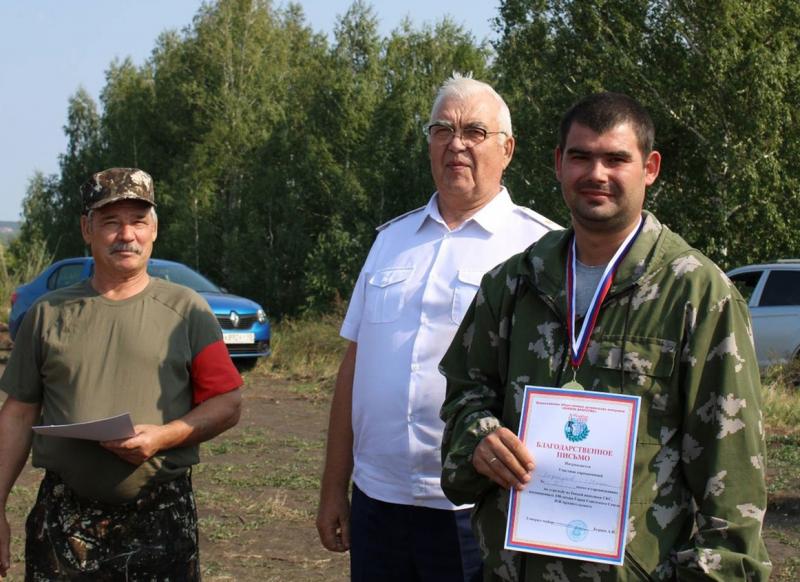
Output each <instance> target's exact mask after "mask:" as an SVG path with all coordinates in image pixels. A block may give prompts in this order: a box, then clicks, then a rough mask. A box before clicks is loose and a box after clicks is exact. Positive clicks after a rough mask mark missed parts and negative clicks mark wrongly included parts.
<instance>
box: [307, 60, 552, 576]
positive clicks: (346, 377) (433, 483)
mask: <svg viewBox="0 0 800 582" xmlns="http://www.w3.org/2000/svg"><path fill="white" fill-rule="evenodd" d="M425 132H426V134H427V136H428V144H429V154H430V159H431V171H432V173H433V178H434V182H435V183H436V187H437V191H436V193H434V194H433V196H432V197H431V199H430V201H429V202H428V204H427V206H425V207H423V208H419V209H417V210H414V211H411V212H409V213H406V214H404V215H402V216H399V217H397V218H395V219H394V220H392V221H390V222H388V223H386V224H384V225H382V226H380V227H378V231H379V234H378V237H377V239H376V241H375V243H374V244H373V246H372V249H371V250H370V253H369V256H368V257H367V260H366V262H365V264H364V267H363V269H362V271H361V274H360V276H359V278H358V282H357V283H356V286H355V289H354V291H353V296H352V298H351V301H350V306H349V309H348V312H347V316H346V317H345V321H344V323H343V325H342V329H341V335H342V336H343V337H344V338H346V339H348V340H350V342H351V343H350V344H349V346H348V348H347V351H346V353H345V356H344V359H343V360H342V363H341V366H340V368H339V374H338V377H337V381H336V388H335V392H334V397H333V402H332V404H331V416H330V425H329V430H328V447H327V456H326V462H325V471H324V474H323V478H322V490H321V494H320V506H319V513H318V516H317V529H318V531H319V535H320V539H321V541H322V544H323V545H324V546H325V547H326V548H328V549H329V550H331V551H339V552H343V551H346V550H348V549H349V550H350V551H351V557H350V562H351V577H352V580H354V581H362V580H364V581H366V580H369V581H374V580H381V581H386V580H402V581H404V582H405V581H408V580H431V581H434V580H435V581H436V582H448V581H451V580H452V581H454V582H455V581H458V582H466V581H471V580H479V579H481V561H480V554H479V550H478V547H477V544H476V542H475V541H474V538H473V536H472V532H471V530H470V525H469V513H470V506H455V505H453V504H452V503H451V502H450V501H448V500H447V498H446V497H445V496H444V493H443V492H442V489H441V487H440V485H439V479H440V475H441V470H442V466H441V459H440V448H441V441H442V430H443V428H444V424H443V423H442V421H441V420H440V419H439V416H438V414H439V408H440V407H441V405H442V402H443V400H444V393H445V381H444V378H443V377H442V376H441V375H440V374H439V371H438V363H439V361H440V360H441V358H442V356H443V355H444V352H445V350H446V349H447V346H448V345H449V343H450V341H451V339H452V338H453V336H454V334H455V332H456V330H457V328H458V325H459V323H460V322H461V320H462V318H463V316H464V313H465V312H466V310H467V307H468V306H469V304H470V303H471V302H472V299H473V298H474V296H475V293H476V291H477V289H478V285H479V284H480V279H481V277H482V276H483V274H484V273H486V272H487V271H489V270H490V269H491V268H492V267H494V266H495V265H497V264H498V263H500V262H501V261H503V260H505V259H507V258H508V257H510V256H511V255H513V254H515V253H517V252H520V251H522V250H524V249H525V248H527V247H528V246H529V245H530V244H531V243H533V242H534V241H536V240H538V239H539V237H541V236H542V235H543V234H544V233H545V232H548V231H550V230H553V229H555V228H558V226H557V225H555V224H554V223H552V222H550V221H549V220H548V219H546V218H544V217H543V216H541V215H539V214H537V213H535V212H533V211H532V210H530V209H528V208H524V207H521V206H517V205H515V204H514V203H513V202H512V201H511V198H510V196H509V194H508V191H507V190H506V189H505V188H504V187H503V186H502V177H503V171H504V170H505V168H506V167H507V166H508V164H509V162H510V161H511V157H512V155H513V153H514V138H513V137H512V132H511V115H510V113H509V111H508V107H507V106H506V104H505V102H504V101H503V99H502V98H501V97H500V96H499V95H498V94H497V93H496V92H495V91H494V89H492V88H491V87H490V86H489V85H487V84H486V83H482V82H479V81H476V80H474V79H471V78H466V77H462V76H459V75H454V76H453V77H452V78H451V79H449V80H447V81H446V82H445V83H444V84H443V85H442V87H441V88H440V89H439V93H438V95H437V97H436V100H435V102H434V104H433V108H432V110H431V117H430V122H429V123H428V124H427V125H426V126H425ZM351 476H352V478H353V481H354V486H353V499H352V509H351V504H350V500H349V498H348V485H349V482H350V478H351Z"/></svg>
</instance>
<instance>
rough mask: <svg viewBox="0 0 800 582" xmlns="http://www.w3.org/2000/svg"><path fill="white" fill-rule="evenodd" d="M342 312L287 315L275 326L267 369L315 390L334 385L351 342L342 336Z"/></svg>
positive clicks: (305, 389)
mask: <svg viewBox="0 0 800 582" xmlns="http://www.w3.org/2000/svg"><path fill="white" fill-rule="evenodd" d="M341 321H342V314H341V313H334V314H328V315H318V314H306V315H304V316H302V317H299V318H295V319H284V320H283V321H281V322H279V323H277V324H276V325H275V326H274V327H273V330H272V355H271V356H270V357H269V358H268V360H267V362H266V367H267V371H269V372H272V373H275V374H280V375H281V376H283V377H285V378H288V379H290V380H292V381H294V383H296V384H297V385H298V386H299V387H300V388H301V389H302V391H303V392H310V393H313V392H314V391H316V390H319V389H320V388H321V387H325V386H328V387H329V386H332V385H333V381H334V379H335V378H336V372H337V370H338V369H339V363H340V362H341V359H342V355H343V353H344V349H345V346H346V345H347V342H346V341H345V340H344V339H342V338H341V337H340V336H339V326H340V325H341Z"/></svg>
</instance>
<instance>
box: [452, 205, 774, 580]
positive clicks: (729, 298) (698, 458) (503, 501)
mask: <svg viewBox="0 0 800 582" xmlns="http://www.w3.org/2000/svg"><path fill="white" fill-rule="evenodd" d="M571 235H572V231H571V230H566V231H557V232H552V233H549V234H547V235H545V236H544V237H543V238H542V239H541V240H540V241H539V242H537V243H536V244H534V245H533V246H531V247H529V248H528V249H527V250H526V251H524V252H523V253H521V254H518V255H515V256H514V257H512V258H511V259H509V260H508V261H506V262H505V263H503V264H501V265H500V266H498V267H497V268H495V269H494V270H492V271H491V272H489V273H487V274H486V275H485V276H484V278H483V281H482V282H481V287H480V290H479V292H478V295H477V296H476V299H475V301H474V302H473V304H472V306H471V307H470V309H469V311H468V312H467V315H466V317H465V318H464V321H463V323H462V324H461V327H460V328H459V331H458V332H457V333H456V335H455V338H454V340H453V343H452V345H451V346H450V349H449V350H448V352H447V354H446V355H445V357H444V359H443V360H442V364H441V371H442V373H443V374H444V375H445V376H446V377H447V397H446V399H445V402H444V405H443V406H442V411H441V416H442V419H443V420H444V421H445V423H446V428H445V433H444V437H443V439H444V440H443V443H442V464H443V470H442V488H443V489H444V491H445V494H446V495H447V496H448V497H449V498H450V499H451V500H452V501H453V502H454V503H476V504H477V505H476V507H475V510H474V512H473V529H474V530H475V532H476V535H477V537H478V540H479V542H480V544H481V549H482V552H483V555H484V560H485V566H486V569H485V580H509V581H526V582H533V581H535V582H541V581H548V582H549V581H552V582H567V581H574V582H581V581H583V580H590V581H606V580H625V581H627V580H659V581H661V580H718V581H725V582H730V581H732V580H766V579H767V578H768V576H769V572H770V569H771V565H770V563H769V560H768V557H767V553H766V549H765V547H764V544H763V542H762V540H761V525H762V521H763V517H764V512H765V510H766V489H765V485H764V461H765V447H764V436H763V426H762V418H761V412H760V389H761V384H760V379H759V373H758V367H757V363H756V358H755V353H754V350H753V342H752V332H751V328H750V320H749V316H748V313H747V307H746V304H745V303H744V301H743V300H742V298H741V296H740V295H739V293H738V292H737V291H736V289H735V288H734V287H733V285H732V284H731V283H730V281H729V280H728V278H727V277H726V276H725V274H724V273H723V272H722V271H720V270H719V268H718V267H717V266H716V265H714V264H713V263H712V262H711V261H710V260H709V259H708V258H706V257H705V256H703V255H702V254H701V253H699V252H698V251H696V250H695V249H692V248H691V247H690V246H688V245H687V244H686V242H684V241H683V239H681V238H680V237H679V236H678V235H676V234H674V233H673V232H671V231H670V230H669V229H668V228H667V227H665V226H662V225H661V224H660V223H659V222H658V220H657V219H656V218H655V217H654V216H653V215H651V214H649V213H645V225H644V227H643V230H642V232H641V234H640V235H639V237H638V239H637V240H636V242H635V243H634V245H633V247H632V248H631V250H630V251H629V253H628V255H627V256H626V257H625V259H624V260H623V262H622V264H621V265H620V268H619V270H618V272H617V274H616V277H615V279H614V282H613V285H612V287H611V290H610V291H609V294H608V296H607V298H606V301H605V303H604V304H603V307H602V310H601V312H600V315H599V318H598V320H597V325H596V327H595V329H594V332H593V334H592V336H591V340H590V344H589V349H588V353H587V356H586V358H585V360H584V362H583V364H582V366H581V367H580V369H579V370H578V377H577V379H578V381H579V382H580V383H581V384H582V385H583V386H585V387H586V388H587V389H591V390H598V391H608V392H624V393H628V394H638V395H640V396H641V397H642V408H641V414H640V420H639V429H638V437H637V446H636V456H635V463H634V477H633V489H632V493H631V506H630V514H629V520H628V538H627V539H628V543H627V547H626V551H625V564H624V566H621V567H616V566H610V565H606V564H595V563H590V562H584V561H580V560H570V559H557V558H552V557H547V556H541V555H536V554H527V553H519V552H512V551H507V550H503V539H504V535H505V527H506V525H505V524H506V511H507V507H508V492H507V491H504V490H501V489H500V488H499V487H497V486H496V485H494V484H493V483H492V482H490V481H489V480H488V479H487V478H485V477H484V476H482V475H480V474H478V473H477V472H476V471H475V470H474V468H473V466H472V453H473V451H474V449H475V447H476V445H477V444H478V442H479V441H480V440H481V439H482V438H483V437H484V436H485V435H486V434H488V433H490V432H491V431H493V430H495V429H496V428H498V427H499V426H506V427H508V428H510V429H511V430H513V431H515V432H516V431H517V428H518V426H519V417H520V405H521V400H522V394H523V391H524V387H525V385H526V384H532V385H538V386H561V385H563V384H564V382H565V381H566V380H569V379H571V377H572V372H571V371H568V369H569V358H568V352H567V350H568V348H567V342H568V340H567V333H566V325H565V321H566V319H565V317H566V292H565V284H564V279H565V263H566V256H567V247H568V243H569V242H570V240H571ZM578 325H580V323H578Z"/></svg>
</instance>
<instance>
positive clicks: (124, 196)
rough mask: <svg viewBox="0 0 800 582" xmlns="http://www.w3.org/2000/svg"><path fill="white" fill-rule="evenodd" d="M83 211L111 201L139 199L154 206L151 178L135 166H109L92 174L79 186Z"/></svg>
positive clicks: (85, 212)
mask: <svg viewBox="0 0 800 582" xmlns="http://www.w3.org/2000/svg"><path fill="white" fill-rule="evenodd" d="M81 198H82V200H83V213H84V214H88V212H89V211H90V210H95V209H96V208H100V207H102V206H105V205H107V204H111V203H112V202H119V201H120V200H141V201H142V202H147V203H148V204H150V205H151V206H155V205H156V203H155V199H154V193H153V178H151V177H150V174H148V173H147V172H144V171H142V170H138V169H136V168H109V169H108V170H103V171H102V172H97V173H96V174H92V177H91V178H89V179H88V180H87V181H86V182H85V183H84V184H83V185H82V186H81Z"/></svg>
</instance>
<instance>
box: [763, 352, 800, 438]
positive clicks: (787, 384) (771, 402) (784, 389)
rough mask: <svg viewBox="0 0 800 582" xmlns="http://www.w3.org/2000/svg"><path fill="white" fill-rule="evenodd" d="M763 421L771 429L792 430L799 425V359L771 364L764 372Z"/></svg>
mask: <svg viewBox="0 0 800 582" xmlns="http://www.w3.org/2000/svg"><path fill="white" fill-rule="evenodd" d="M763 380H764V392H763V411H764V422H765V423H766V425H767V426H768V427H769V428H770V429H772V430H776V429H777V430H780V431H787V432H792V431H795V430H797V427H798V426H800V387H798V384H800V360H798V359H795V360H794V361H793V362H790V363H788V364H785V365H775V366H771V367H770V368H768V369H767V370H766V372H765V373H764V378H763Z"/></svg>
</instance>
